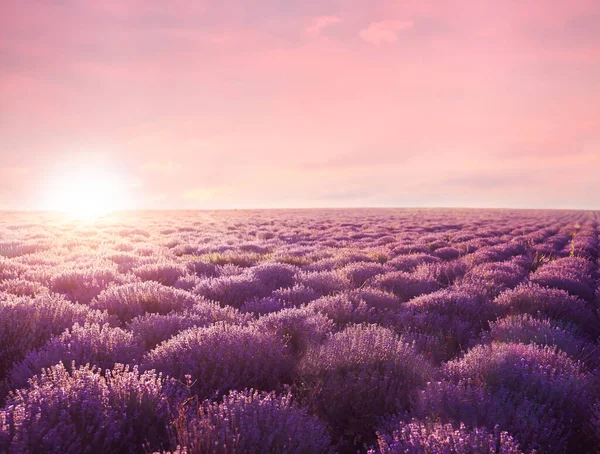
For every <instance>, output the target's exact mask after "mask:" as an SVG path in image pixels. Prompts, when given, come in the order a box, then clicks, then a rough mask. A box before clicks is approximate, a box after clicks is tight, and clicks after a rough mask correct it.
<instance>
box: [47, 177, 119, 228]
mask: <svg viewBox="0 0 600 454" xmlns="http://www.w3.org/2000/svg"><path fill="white" fill-rule="evenodd" d="M126 192H127V191H126V190H125V187H124V184H123V183H122V181H120V179H119V178H118V176H117V175H115V174H111V173H109V172H105V171H99V170H96V171H92V170H87V171H81V170H80V171H79V172H77V173H76V174H75V175H73V173H66V174H63V175H59V176H58V177H57V178H56V179H55V181H54V182H53V184H51V185H50V187H49V188H48V189H47V196H48V197H47V203H46V207H45V208H46V209H48V210H53V211H60V212H64V213H66V214H68V215H70V216H71V217H74V218H78V219H82V220H94V219H97V218H98V217H100V216H103V215H105V214H108V213H110V212H112V211H116V210H122V209H126V208H127V197H126V195H127V194H126Z"/></svg>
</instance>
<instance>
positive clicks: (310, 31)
mask: <svg viewBox="0 0 600 454" xmlns="http://www.w3.org/2000/svg"><path fill="white" fill-rule="evenodd" d="M340 22H342V19H341V18H339V17H337V16H318V17H315V18H314V19H313V20H312V21H311V24H310V25H309V26H308V27H307V28H306V30H305V31H306V34H307V35H309V36H318V35H320V34H321V32H322V31H323V30H324V29H326V28H328V27H330V26H332V25H335V24H339V23H340Z"/></svg>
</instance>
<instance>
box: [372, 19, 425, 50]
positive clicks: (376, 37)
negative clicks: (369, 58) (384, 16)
mask: <svg viewBox="0 0 600 454" xmlns="http://www.w3.org/2000/svg"><path fill="white" fill-rule="evenodd" d="M412 26H413V22H412V21H404V20H384V21H381V22H373V23H371V24H369V26H368V27H367V28H364V29H362V30H361V31H360V37H361V38H362V39H363V40H364V41H366V42H368V43H370V44H375V45H377V46H379V45H380V44H388V43H394V42H396V41H398V33H400V32H401V31H404V30H409V29H411V28H412Z"/></svg>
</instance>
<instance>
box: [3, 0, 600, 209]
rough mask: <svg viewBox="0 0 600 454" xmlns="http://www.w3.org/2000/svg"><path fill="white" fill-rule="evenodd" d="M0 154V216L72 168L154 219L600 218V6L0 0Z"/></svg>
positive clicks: (515, 1) (584, 1)
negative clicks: (531, 214) (256, 212)
mask: <svg viewBox="0 0 600 454" xmlns="http://www.w3.org/2000/svg"><path fill="white" fill-rule="evenodd" d="M90 156H91V158H90ZM0 158H1V167H0V209H22V208H27V209H28V208H40V207H41V205H40V204H41V202H40V200H41V197H40V194H39V193H40V187H41V186H40V185H41V183H40V182H43V181H46V180H47V179H48V175H49V174H52V173H54V174H56V172H57V170H56V169H60V168H62V167H63V166H65V167H68V166H69V164H72V163H70V162H69V161H70V160H73V159H75V162H77V163H83V164H81V165H83V166H85V165H90V164H89V163H92V162H93V163H95V164H94V165H96V163H101V164H98V165H101V166H104V167H106V168H107V169H110V170H111V171H112V172H117V173H118V174H119V175H120V178H122V180H123V181H124V182H126V187H127V188H128V189H127V190H128V191H129V192H130V194H129V195H130V196H131V198H132V200H135V206H136V207H139V208H231V207H237V208H245V207H310V206H315V207H319V206H340V207H342V206H480V207H542V208H547V207H553V208H593V209H600V172H599V168H600V167H599V164H600V2H598V1H597V0H590V1H588V0H553V1H550V0H544V1H539V0H529V1H526V2H525V1H522V0H503V1H502V2H481V1H479V0H439V1H416V0H412V1H397V2H392V1H382V2H379V1H362V2H352V1H344V2H342V1H336V0H320V1H311V0H306V1H296V0H285V1H283V0H268V1H262V0H257V1H252V2H250V1H235V2H234V1H228V0H224V1H220V2H213V1H210V2H209V1H205V0H199V1H182V0H172V1H169V2H165V1H162V0H161V1H159V0H133V1H120V0H111V1H102V2H100V1H96V0H77V1H76V0H64V1H60V2H59V1H33V0H20V1H13V2H9V1H4V2H0ZM86 163H87V164H86Z"/></svg>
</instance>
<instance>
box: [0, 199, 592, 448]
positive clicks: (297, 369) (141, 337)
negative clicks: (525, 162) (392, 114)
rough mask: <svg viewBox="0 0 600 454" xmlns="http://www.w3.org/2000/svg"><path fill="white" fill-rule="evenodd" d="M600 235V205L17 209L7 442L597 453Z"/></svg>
mask: <svg viewBox="0 0 600 454" xmlns="http://www.w3.org/2000/svg"><path fill="white" fill-rule="evenodd" d="M599 239H600V216H599V215H598V213H596V212H592V211H587V212H577V211H567V210H563V211H529V210H514V211H513V210H456V209H452V210H451V209H427V210H423V209H360V210H358V209H357V210H269V211H259V210H247V211H236V210H233V211H205V212H193V211H186V212H169V213H161V212H144V213H142V212H122V213H118V214H111V215H110V216H106V217H102V218H99V219H98V220H96V221H95V222H94V223H81V222H78V221H68V220H65V219H62V218H61V216H60V215H50V214H43V213H8V212H6V213H2V216H0V409H1V410H0V452H9V453H11V454H12V453H21V452H98V453H114V452H144V453H146V452H153V451H156V452H173V451H177V452H180V453H184V452H188V453H189V452H232V453H233V452H236V453H240V452H328V451H332V452H340V453H353V454H354V453H356V452H357V451H359V452H362V453H364V452H367V451H368V450H369V449H371V450H372V451H373V452H377V451H379V452H389V453H391V452H415V453H416V452H436V453H437V452H477V453H479V452H519V450H522V451H523V452H527V453H531V452H532V450H535V451H536V452H537V453H538V454H542V453H564V452H576V453H582V454H586V453H594V454H596V451H597V449H596V447H597V446H598V445H600V410H599V409H600V398H599V397H598V396H600V375H599V374H598V370H599V368H600V354H599V343H600V280H599V276H600V274H599V270H598V265H599V262H598V260H599V257H598V246H599V242H598V240H599ZM88 363H89V365H86V364H88ZM138 368H139V370H138ZM154 371H158V372H154ZM159 374H162V376H161V375H159ZM250 388H252V389H253V390H251V391H248V389H250ZM291 396H293V402H292V398H291ZM215 443H216V444H215ZM178 446H179V447H178Z"/></svg>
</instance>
